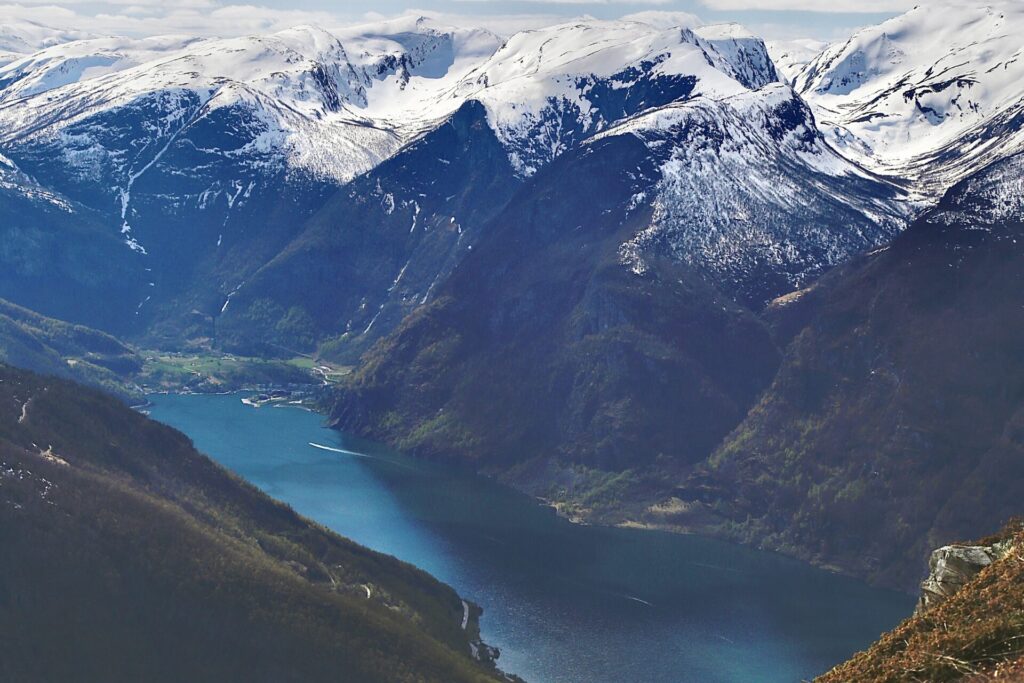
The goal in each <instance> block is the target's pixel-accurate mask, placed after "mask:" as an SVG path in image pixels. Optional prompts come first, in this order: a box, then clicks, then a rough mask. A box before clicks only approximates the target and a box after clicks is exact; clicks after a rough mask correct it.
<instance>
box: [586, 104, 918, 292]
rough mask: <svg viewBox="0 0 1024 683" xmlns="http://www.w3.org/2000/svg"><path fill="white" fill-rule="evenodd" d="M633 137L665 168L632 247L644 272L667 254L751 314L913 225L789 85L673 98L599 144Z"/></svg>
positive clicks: (633, 259) (895, 196) (633, 260)
mask: <svg viewBox="0 0 1024 683" xmlns="http://www.w3.org/2000/svg"><path fill="white" fill-rule="evenodd" d="M623 134H633V135H636V136H637V137H639V138H640V139H641V140H643V141H644V143H645V144H646V145H647V146H648V148H649V149H650V154H651V155H652V157H654V158H655V159H658V160H659V162H660V169H659V175H660V180H659V181H658V183H657V184H656V185H655V186H654V187H652V188H649V189H646V188H645V189H644V191H643V194H642V195H638V196H637V204H638V205H643V204H645V203H647V202H651V205H652V206H653V214H652V218H651V222H650V225H649V227H647V228H646V229H644V230H643V231H641V232H639V233H638V234H637V235H635V236H634V237H633V238H631V239H630V240H629V241H627V242H625V243H624V244H623V245H622V247H621V249H620V253H621V256H622V259H623V262H624V263H625V264H627V265H628V266H629V267H630V268H631V269H632V270H633V271H634V272H636V273H638V274H641V273H643V272H645V271H646V270H647V269H648V261H649V259H650V258H652V257H653V258H656V257H663V256H668V257H670V258H673V259H677V260H680V261H682V262H684V263H686V264H687V265H688V266H690V267H692V268H694V269H696V270H698V271H699V272H701V273H703V274H704V275H705V276H706V277H708V278H709V279H710V280H711V281H713V282H715V283H716V285H717V286H718V287H720V288H722V289H723V290H724V291H725V292H727V293H728V294H730V295H731V296H733V297H735V298H737V299H739V300H741V301H743V302H744V303H746V304H748V305H752V306H754V307H757V306H760V305H761V304H763V303H764V302H765V301H767V300H770V299H772V298H774V297H775V296H778V295H779V294H781V293H784V292H786V291H791V290H794V289H798V288H800V287H802V286H803V285H804V284H806V282H807V281H808V280H809V279H811V278H812V277H814V276H816V275H818V274H820V273H821V272H822V271H823V270H825V269H826V268H828V267H830V266H833V265H835V264H837V263H841V262H842V261H845V260H846V259H848V258H849V257H850V256H852V255H854V254H856V253H859V252H861V251H864V250H866V249H869V248H871V247H873V246H877V245H879V244H882V243H883V242H885V241H886V240H888V239H890V238H891V237H892V236H894V235H895V234H896V233H897V232H898V231H899V230H900V229H901V228H902V227H903V226H904V224H905V222H906V220H907V218H908V214H909V207H908V206H906V203H905V202H903V201H901V200H902V199H903V193H902V191H901V190H899V189H897V188H896V187H895V186H893V185H890V184H889V183H887V182H885V181H883V180H882V179H880V178H879V177H877V176H874V175H873V174H871V173H869V172H867V171H865V170H864V169H862V168H860V167H858V166H856V165H854V164H851V163H850V162H849V161H848V160H847V159H845V158H844V157H842V156H840V155H839V154H838V153H837V152H836V151H835V150H833V149H832V148H831V147H830V146H829V145H828V144H826V142H825V140H824V139H823V138H822V136H821V134H820V133H819V132H818V130H817V128H816V126H815V121H814V117H813V115H812V114H811V111H810V109H809V108H808V107H807V105H806V104H804V103H803V102H802V101H801V100H800V98H799V97H798V96H797V95H796V93H795V92H793V90H792V88H790V87H789V86H785V85H782V84H773V85H770V86H767V87H765V88H762V89H760V90H757V91H750V92H746V93H742V94H739V95H736V96H733V97H730V98H725V99H722V100H709V99H697V100H693V101H689V102H677V103H673V104H670V105H667V106H665V107H661V108H658V109H656V110H653V111H651V112H647V113H645V114H642V115H640V116H637V117H635V118H634V119H631V120H629V121H627V122H625V123H623V124H621V125H619V126H616V127H615V128H613V129H611V130H610V131H608V132H607V133H605V134H603V136H616V135H623Z"/></svg>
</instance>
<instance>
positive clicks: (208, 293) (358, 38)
mask: <svg viewBox="0 0 1024 683" xmlns="http://www.w3.org/2000/svg"><path fill="white" fill-rule="evenodd" d="M779 80H780V79H779V74H778V72H777V71H776V68H775V66H774V64H773V62H772V60H771V59H770V58H769V56H768V51H767V49H766V47H765V45H764V43H763V41H761V40H760V39H758V38H756V37H754V36H752V35H750V34H749V33H748V32H746V31H745V30H744V29H742V28H741V27H739V26H736V25H721V26H699V27H696V28H689V27H685V26H668V27H666V26H665V25H664V24H659V25H657V26H655V25H651V24H648V23H645V22H640V21H611V22H609V21H597V20H587V21H580V22H573V23H569V24H564V25H560V26H553V27H550V28H545V29H540V30H535V31H524V32H522V33H519V34H516V35H514V36H512V37H511V38H509V39H507V40H504V41H502V40H501V39H500V38H498V37H497V36H495V35H494V34H492V33H489V32H487V31H482V30H475V29H468V28H452V27H445V26H442V25H439V24H438V23H436V22H434V21H432V20H429V19H424V18H416V17H406V18H403V19H399V20H393V21H387V22H380V23H376V24H368V25H363V26H356V27H351V28H348V29H345V30H343V31H338V32H336V33H330V32H327V31H324V30H322V29H319V28H314V27H308V26H307V27H298V28H295V29H290V30H287V31H282V32H278V33H274V34H270V35H262V36H246V37H241V38H232V39H195V40H193V39H188V38H181V37H163V38H151V39H145V40H136V41H132V40H127V39H114V38H105V39H92V40H86V41H77V42H70V43H64V44H60V45H55V46H52V47H48V48H46V49H43V50H41V51H39V52H36V53H34V54H32V55H29V56H26V57H23V58H21V59H18V60H16V61H14V62H12V63H10V64H8V65H7V66H5V67H0V153H2V154H4V155H5V156H6V157H7V158H9V159H10V160H11V161H12V163H13V164H15V165H17V167H18V168H19V169H20V172H21V173H23V174H24V175H25V177H27V178H31V179H32V182H34V183H37V184H38V185H40V186H42V187H46V188H48V189H49V190H51V191H53V192H54V193H55V194H56V195H59V196H61V197H66V198H67V199H68V200H69V201H72V202H76V203H78V204H81V205H82V206H85V207H88V208H89V210H91V211H93V212H95V213H96V214H97V215H98V216H100V217H102V219H103V220H104V221H107V222H108V223H109V224H110V226H111V230H112V231H114V232H115V233H117V234H119V237H120V239H121V240H122V241H123V243H124V244H125V248H126V249H129V250H131V251H133V252H134V253H135V254H136V256H137V257H138V258H139V259H141V261H140V263H143V264H144V266H145V268H147V269H148V270H147V272H150V273H151V276H150V281H149V282H147V283H146V284H145V286H144V287H143V288H142V289H141V290H140V291H139V292H138V294H137V297H138V310H137V314H138V317H139V320H140V322H139V324H140V325H142V326H143V327H145V326H147V325H150V324H151V323H152V321H156V320H166V319H167V316H168V315H169V314H168V312H167V307H171V308H174V309H175V311H176V313H175V314H174V315H177V316H179V317H181V316H184V317H185V318H188V319H189V320H192V321H193V322H190V323H188V325H187V326H188V327H189V328H190V329H193V330H194V333H195V334H198V335H199V336H203V337H206V336H212V335H213V334H214V332H213V327H214V326H215V322H216V320H217V319H218V318H219V317H222V316H226V318H225V319H226V320H227V319H231V320H232V321H233V322H231V325H230V326H231V327H233V328H234V329H236V330H240V333H239V334H238V338H245V336H246V335H250V336H251V332H252V330H251V329H250V328H251V327H252V325H255V324H256V322H258V321H263V322H262V323H260V324H261V325H263V327H262V328H261V329H266V325H265V324H264V323H266V322H267V321H266V320H263V318H264V317H266V315H271V317H273V315H279V316H285V315H289V316H291V319H292V320H293V322H294V320H295V319H298V318H295V316H299V318H301V319H302V320H303V323H302V328H303V329H304V330H305V331H306V332H308V334H307V333H306V332H304V335H303V338H305V339H312V340H315V339H322V338H325V337H329V336H332V335H338V334H346V335H356V336H359V335H368V334H370V333H372V335H373V336H374V337H375V336H377V335H381V334H386V333H387V332H388V331H389V330H390V329H392V328H393V327H394V325H397V324H398V322H399V321H400V320H401V318H402V317H403V316H404V315H405V314H407V313H408V312H409V311H410V310H412V309H413V308H415V307H416V306H418V305H422V303H424V302H426V301H428V300H429V297H430V294H431V292H433V291H434V288H435V287H436V285H437V284H438V283H440V282H442V281H443V280H444V278H445V277H447V274H448V273H449V272H451V270H452V269H453V268H455V267H456V266H457V264H458V262H459V261H460V259H461V258H463V257H464V256H465V254H466V253H468V251H469V250H470V249H471V248H472V245H473V244H474V243H475V242H476V240H478V239H482V234H483V233H482V231H485V230H486V229H487V225H488V221H489V220H490V218H491V216H492V215H493V214H494V213H495V212H497V211H499V210H500V209H501V206H502V203H503V202H505V201H507V200H508V199H509V197H510V195H511V193H512V192H513V191H514V190H515V189H516V187H517V186H518V184H519V183H521V182H523V181H524V180H525V179H528V178H530V177H532V176H533V175H535V174H536V173H538V172H539V171H540V170H541V169H543V168H544V167H546V166H547V165H549V164H550V163H552V162H553V161H554V160H555V159H557V158H558V157H559V156H560V155H562V154H565V153H566V152H568V151H570V150H573V149H576V148H578V147H579V146H580V145H581V144H584V143H585V142H586V141H587V140H590V139H594V137H595V136H598V135H602V134H609V133H611V132H612V131H616V130H618V133H622V132H623V131H626V130H627V128H621V127H622V126H627V127H628V130H629V131H630V132H636V134H638V135H642V136H643V138H644V139H645V140H646V141H647V143H646V144H648V145H649V146H650V150H649V153H650V154H651V155H652V156H653V157H657V158H658V159H660V162H659V163H662V164H664V173H663V174H662V175H663V176H664V180H662V181H661V185H659V186H658V188H654V187H645V188H644V189H643V190H638V194H643V195H644V196H645V197H647V198H648V199H649V200H653V199H654V198H655V197H657V206H658V212H659V213H658V216H659V221H658V223H657V225H656V226H654V227H652V228H651V232H650V233H649V234H646V235H645V236H643V237H642V238H640V237H637V239H638V240H639V241H637V242H634V243H631V244H630V245H625V246H623V249H624V250H625V251H628V252H630V254H632V255H633V256H636V255H638V254H647V255H650V254H653V253H654V252H653V251H651V250H652V249H655V246H653V245H657V246H656V250H661V251H662V252H663V253H667V254H671V256H672V257H673V258H677V259H681V260H687V259H694V260H701V259H703V260H704V261H705V265H707V266H708V271H709V272H711V271H712V270H715V268H717V269H718V271H716V272H715V276H716V277H717V278H720V279H722V280H723V281H726V280H728V282H729V283H730V285H729V286H730V287H731V288H732V290H734V291H735V293H736V295H737V296H739V297H740V298H743V299H744V300H745V301H750V302H754V301H760V300H761V299H762V298H763V296H764V295H765V292H769V293H774V292H775V291H776V289H778V288H780V287H781V288H785V287H789V286H795V285H798V284H800V283H802V282H803V281H804V280H805V279H806V278H807V277H809V276H810V275H812V274H814V273H816V272H818V271H819V270H820V269H821V268H823V267H825V266H827V265H829V264H832V263H834V262H836V261H838V260H841V259H842V258H845V256H847V255H849V253H851V252H852V251H854V250H856V249H857V248H858V245H860V247H863V246H866V245H871V244H874V243H876V242H877V241H878V240H879V239H881V238H882V237H883V236H885V235H888V234H891V233H892V231H893V230H895V229H896V226H897V224H898V223H899V220H900V217H901V212H900V210H899V209H897V208H894V202H896V201H897V200H898V196H897V193H896V192H895V191H894V190H893V188H892V187H891V186H890V185H888V184H887V183H886V182H884V181H882V180H880V179H879V178H876V177H873V176H871V175H870V174H868V173H866V172H864V171H863V170H862V169H860V168H859V167H858V166H857V165H856V164H851V163H849V162H847V161H846V160H844V159H843V158H841V157H839V156H837V155H836V154H835V153H833V152H832V151H831V150H830V149H829V148H828V147H827V145H825V144H824V142H822V140H821V139H819V138H817V137H816V136H815V134H814V133H813V119H812V118H811V116H810V113H809V111H808V110H807V108H806V107H805V106H804V105H803V104H802V102H801V101H800V99H799V97H797V96H796V95H794V93H793V92H792V90H790V89H789V88H787V87H783V86H782V85H781V84H780V83H779ZM808 126H809V128H808ZM659 131H660V132H659ZM446 141H447V142H446ZM445 145H452V146H453V147H452V150H451V152H452V153H447V152H446V148H445ZM474 146H476V147H477V150H476V152H470V151H468V150H471V149H473V148H474ZM493 150H501V154H502V155H503V156H504V157H505V161H504V162H499V161H498V160H497V159H496V158H495V157H494V155H493V153H492V152H493ZM670 151H671V153H670ZM385 164H386V165H385ZM442 165H443V168H442ZM378 169H379V172H378ZM716 175H717V176H718V177H717V178H716ZM484 176H487V178H488V182H487V183H486V184H484V185H481V184H480V183H481V179H482V178H483V177H484ZM442 178H443V182H442ZM355 180H358V181H359V182H353V181H355ZM495 183H497V185H495ZM469 184H472V185H473V187H474V188H485V187H486V188H492V190H491V191H490V195H489V196H484V195H483V194H482V193H481V192H477V191H470V192H467V191H463V190H462V187H463V186H465V185H469ZM829 184H832V185H833V186H834V187H833V189H831V190H828V191H826V190H825V189H820V188H824V186H825V185H829ZM499 186H500V188H501V189H500V191H498V190H497V189H496V188H498V187H499ZM807 188H819V190H820V191H818V190H815V192H816V194H815V196H816V197H817V198H818V199H819V200H820V201H818V202H817V204H816V206H818V207H833V208H834V209H835V211H838V212H839V213H842V214H843V215H844V221H843V224H844V225H846V226H848V227H847V228H846V229H847V230H849V231H850V234H849V235H843V234H840V233H841V231H837V230H835V229H834V226H833V225H832V223H835V220H834V216H830V215H829V212H828V211H827V210H824V209H822V210H818V209H813V208H812V209H808V208H807V207H806V202H804V203H801V201H800V200H799V198H797V195H798V194H799V193H800V192H802V191H804V190H806V189H807ZM694 193H699V194H694ZM697 196H700V197H702V199H703V200H704V201H705V203H706V206H715V207H717V208H719V209H721V211H722V212H723V213H722V215H721V216H718V217H714V216H712V215H711V212H709V211H707V210H706V207H705V208H701V207H700V206H696V205H694V204H693V202H694V199H693V198H694V197H697ZM641 199H642V198H638V200H637V201H638V203H642V201H641ZM699 203H700V202H698V204H699ZM840 205H841V206H840ZM836 207H839V208H836ZM695 209H700V210H699V211H696V213H694V214H693V215H692V216H690V217H689V218H686V219H685V220H684V216H685V214H686V213H687V212H688V211H691V210H695ZM844 211H845V212H853V214H856V216H853V215H852V214H850V215H847V213H843V212H844ZM835 215H838V214H835ZM694 216H697V217H699V220H697V219H696V218H694ZM798 223H799V226H798V225H797V224H798ZM410 226H412V227H411V229H410ZM851 226H852V227H851ZM417 228H418V230H417ZM701 231H707V234H705V235H701V234H698V233H700V232H701ZM641 242H642V244H641ZM313 245H316V246H315V249H314V247H313ZM311 249H314V250H313V251H311ZM624 253H625V252H624ZM633 256H631V257H630V258H633ZM636 258H639V256H636ZM712 262H714V264H717V265H715V266H714V267H712V265H711V264H712ZM312 264H315V266H314V265H312ZM346 264H347V265H346ZM634 266H635V263H633V262H631V263H630V264H628V265H627V267H634ZM353 269H354V270H353ZM719 271H720V272H719ZM726 271H728V275H726ZM357 272H359V273H362V275H359V276H353V273H357ZM314 273H315V274H316V279H317V282H316V283H307V280H308V277H307V276H308V275H310V274H314ZM768 281H770V283H769V284H766V282H768ZM299 283H307V284H308V285H310V286H312V287H317V288H320V289H321V290H322V291H325V290H326V289H330V290H331V291H333V292H335V294H336V296H335V298H334V299H332V303H331V304H330V305H326V304H325V305H323V306H321V305H319V304H317V305H308V302H307V301H305V300H306V299H308V298H309V297H310V286H301V287H296V286H293V285H296V284H299ZM343 291H344V294H342V292H343ZM268 302H271V303H273V304H274V306H278V305H280V308H275V307H271V309H267V308H266V307H267V306H268V305H269V304H268ZM268 310H271V311H277V313H267V311H268ZM289 312H292V313H294V315H292V313H289ZM300 314H302V315H307V316H308V318H307V317H302V315H300ZM172 327H174V330H171V331H168V332H167V334H168V335H169V336H172V337H173V336H174V335H175V334H177V333H178V332H177V331H175V330H179V329H180V326H177V325H176V326H172ZM161 334H162V333H161ZM281 341H282V338H281V336H280V335H275V336H274V338H273V339H272V340H268V343H274V344H278V345H280V344H281Z"/></svg>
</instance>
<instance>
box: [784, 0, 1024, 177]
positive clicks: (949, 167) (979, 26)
mask: <svg viewBox="0 0 1024 683" xmlns="http://www.w3.org/2000/svg"><path fill="white" fill-rule="evenodd" d="M1022 32H1024V5H1021V3H1019V2H995V3H991V4H986V5H974V4H953V3H949V4H947V3H942V4H938V3H929V4H927V5H921V6H920V7H917V8H915V9H914V10H911V11H910V12H908V13H906V14H904V15H902V16H899V17H896V18H894V19H891V20H889V21H886V22H884V23H882V24H880V25H878V26H874V27H870V28H867V29H864V30H862V31H860V32H858V33H856V34H855V35H854V36H853V37H851V38H850V39H849V40H848V41H846V42H844V43H836V44H835V45H833V46H831V47H829V48H827V49H826V50H825V51H824V52H822V53H821V54H820V55H819V56H818V57H817V58H815V59H814V60H813V61H811V62H810V63H809V64H808V65H807V66H806V67H805V68H804V69H803V71H802V72H801V73H800V74H799V75H798V76H797V77H796V79H795V85H796V88H797V90H798V91H799V92H800V93H801V94H802V95H804V97H805V98H807V100H808V101H809V102H810V103H811V104H812V106H813V107H814V109H815V112H816V113H817V115H818V117H819V119H820V120H821V123H822V129H823V130H824V131H825V132H826V134H827V135H828V136H829V137H830V139H831V140H833V141H834V142H835V144H837V145H839V146H841V147H842V148H843V149H844V151H845V153H847V154H849V155H850V156H852V157H854V158H856V159H858V160H859V161H861V162H862V163H864V164H867V165H869V166H871V167H872V168H874V169H876V170H878V171H879V172H883V173H887V174H891V175H895V176H903V177H906V178H908V179H910V180H912V181H915V182H917V183H919V184H920V185H921V186H922V187H923V189H924V190H925V192H926V193H927V194H930V195H932V196H938V195H939V194H941V192H942V191H944V190H945V189H946V188H947V187H949V186H950V185H952V184H953V183H955V182H956V181H957V180H959V179H960V178H963V177H966V176H967V175H969V174H970V173H972V172H974V171H976V170H977V169H978V168H979V167H981V166H984V165H985V164H988V163H991V162H993V161H995V160H997V159H998V158H1000V157H1001V156H1002V155H1006V154H1010V153H1014V152H1015V151H1019V150H1020V149H1024V148H1021V147H1019V146H1018V145H1019V144H1020V143H1021V142H1024V141H1022V140H1021V139H1020V137H1019V136H1017V135H1016V134H1015V133H1016V131H1007V130H1003V129H1001V128H996V129H988V130H987V132H986V127H991V126H993V125H998V124H999V122H1000V121H1008V120H1009V119H1010V118H1011V117H1012V116H1013V115H1015V113H1016V112H1019V111H1020V110H1021V108H1022V102H1024V48H1022V47H1021V43H1020V38H1019V37H1020V35H1021V33H1022ZM972 131H973V132H972ZM1006 132H1012V133H1014V141H1013V142H1014V144H1013V145H1006V144H1002V143H999V138H1000V137H1001V136H1002V135H1003V134H1004V133H1006ZM965 136H968V137H969V139H968V140H967V141H966V142H965V140H964V138H965ZM992 144H996V145H997V146H998V149H997V150H992V149H990V145H992Z"/></svg>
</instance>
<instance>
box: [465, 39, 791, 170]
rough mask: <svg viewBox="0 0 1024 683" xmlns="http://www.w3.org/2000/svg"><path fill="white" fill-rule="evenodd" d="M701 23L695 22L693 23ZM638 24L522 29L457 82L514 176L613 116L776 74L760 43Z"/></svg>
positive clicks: (717, 93)
mask: <svg viewBox="0 0 1024 683" xmlns="http://www.w3.org/2000/svg"><path fill="white" fill-rule="evenodd" d="M701 30H704V29H701ZM711 33H712V38H710V39H704V38H702V37H700V36H699V35H697V34H696V33H695V32H694V31H692V30H690V29H688V28H683V29H678V28H673V29H667V30H662V29H656V28H654V27H652V26H650V25H649V24H645V23H642V22H625V21H620V22H599V21H587V22H577V23H570V24H564V25H560V26H553V27H550V28H546V29H542V30H538V31H524V32H522V33H519V34H516V35H515V36H513V37H512V38H511V39H509V40H508V41H507V42H506V43H505V44H504V45H503V46H502V47H501V48H500V49H499V50H498V51H497V52H496V53H495V54H494V55H493V56H492V57H491V58H490V59H488V60H487V61H486V62H485V63H484V64H482V65H481V66H480V67H479V68H477V69H475V70H474V71H473V72H472V73H471V74H470V75H469V77H467V78H466V79H464V80H463V81H462V82H461V83H460V84H459V90H460V91H461V92H462V93H463V94H464V95H465V97H467V98H472V99H476V100H479V101H480V102H482V103H483V104H484V105H485V106H486V107H487V110H488V114H489V120H490V123H491V126H492V127H493V128H494V130H495V131H496V132H497V134H498V136H499V138H500V139H501V140H502V141H503V142H504V143H505V144H506V145H507V146H508V147H509V148H510V150H512V151H511V159H512V161H513V164H514V165H515V167H516V168H517V170H518V171H519V172H520V173H521V174H522V175H531V174H533V173H534V172H535V171H536V170H537V168H539V167H540V166H541V165H543V164H545V163H547V162H549V161H550V160H551V159H553V158H554V157H556V156H558V155H559V154H561V153H562V152H564V151H565V149H567V148H568V147H570V146H572V145H574V144H577V143H579V142H581V141H582V140H583V139H585V138H586V137H588V136H589V135H592V134H594V133H597V132H600V131H602V130H605V129H606V128H608V127H609V126H611V125H613V124H614V123H615V122H617V121H619V120H621V119H622V118H624V117H626V116H629V115H632V114H635V113H638V112H640V111H643V110H644V109H647V108H651V107H655V106H661V105H663V104H667V103H668V102H672V101H676V100H680V99H686V98H690V97H697V96H712V97H723V96H728V95H732V94H736V93H739V92H742V91H744V90H746V89H748V88H752V87H753V88H756V87H760V86H762V85H764V84H766V83H768V82H771V81H773V80H775V78H776V74H775V70H774V67H773V66H772V64H771V61H770V60H769V59H768V58H767V53H766V51H765V50H764V45H763V43H761V42H760V41H758V40H756V39H753V38H750V37H747V36H741V35H739V34H738V33H736V34H731V33H729V32H728V31H724V30H723V31H721V32H718V33H714V32H711Z"/></svg>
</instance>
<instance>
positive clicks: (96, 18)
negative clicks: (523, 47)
mask: <svg viewBox="0 0 1024 683" xmlns="http://www.w3.org/2000/svg"><path fill="white" fill-rule="evenodd" d="M921 1H923V0H349V1H347V2H337V1H333V2H332V1H331V0H249V1H246V0H240V1H239V2H237V3H233V2H231V0H177V1H176V2H163V1H162V0H105V1H103V2H94V1H92V0H65V1H54V0H20V2H18V3H17V4H5V3H3V0H0V24H2V23H4V22H5V21H7V22H9V21H12V20H16V19H30V20H35V21H38V22H41V23H44V24H48V25H53V26H57V27H59V28H74V29H80V30H84V31H89V32H96V33H118V34H128V35H153V34H160V33H190V34H207V35H236V34H240V33H251V32H259V31H268V30H275V29H279V28H284V27H287V26H293V25H295V24H299V23H315V24H318V25H321V26H325V27H328V28H330V27H332V26H338V25H343V24H349V23H359V22H362V21H366V20H367V19H374V18H382V17H389V16H395V15H398V14H403V13H407V12H420V13H429V14H433V15H441V18H443V19H448V20H449V21H451V22H453V23H468V24H475V25H483V26H487V27H488V28H491V29H492V30H496V31H498V32H499V33H504V34H508V33H512V32H514V31H516V30H519V29H522V28H531V27H536V26H538V25H544V24H551V23H556V22H558V21H561V20H564V19H566V18H571V17H574V16H581V15H589V16H594V17H598V18H608V19H612V18H618V17H621V16H624V15H628V14H633V13H636V12H645V11H659V12H683V13H688V14H690V15H696V16H697V17H699V18H700V19H701V20H703V21H704V22H708V23H714V22H721V21H737V22H740V23H742V24H744V25H746V26H747V27H748V28H750V29H751V30H752V31H754V32H755V33H758V34H759V35H762V36H764V37H766V38H795V37H813V38H821V39H827V40H833V39H838V38H842V37H844V36H846V35H848V34H849V33H850V32H851V31H852V30H853V29H855V28H858V27H860V26H865V25H868V24H875V23H878V22H879V21H882V20H884V19H886V18H888V17H890V16H893V15H894V14H897V13H899V12H902V11H905V10H907V9H910V8H911V7H913V5H914V4H916V3H917V2H921Z"/></svg>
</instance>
